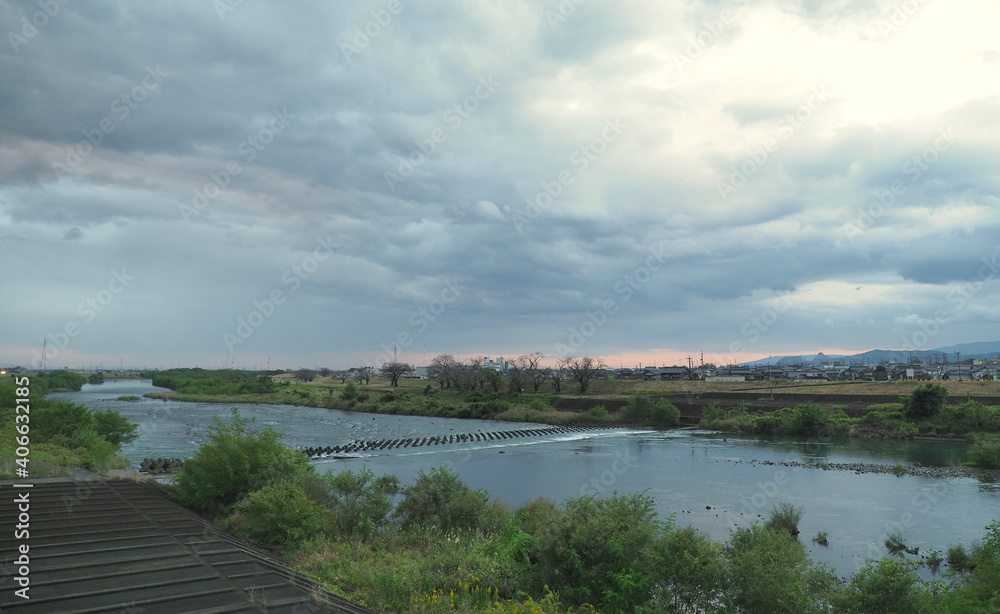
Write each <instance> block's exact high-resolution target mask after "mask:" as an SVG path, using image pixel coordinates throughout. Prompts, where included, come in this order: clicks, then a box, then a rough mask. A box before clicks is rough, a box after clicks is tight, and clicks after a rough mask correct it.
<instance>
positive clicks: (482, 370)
mask: <svg viewBox="0 0 1000 614" xmlns="http://www.w3.org/2000/svg"><path fill="white" fill-rule="evenodd" d="M484 362H485V358H483V357H482V356H472V357H471V358H469V360H468V361H467V362H466V364H465V366H464V367H463V368H462V382H463V384H464V386H463V388H465V387H467V388H468V389H469V390H477V389H479V388H481V387H482V386H483V383H484V382H485V381H486V367H485V366H484V365H483V363H484Z"/></svg>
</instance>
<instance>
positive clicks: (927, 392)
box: [903, 384, 948, 420]
mask: <svg viewBox="0 0 1000 614" xmlns="http://www.w3.org/2000/svg"><path fill="white" fill-rule="evenodd" d="M947 400H948V389H947V388H945V387H944V386H942V385H940V384H927V385H926V386H922V387H920V388H917V389H916V390H914V391H913V392H911V393H910V396H908V397H906V398H905V399H904V400H903V411H904V412H905V413H906V417H907V418H910V419H911V420H914V419H918V418H932V417H934V416H936V415H937V414H938V413H940V412H941V409H942V408H943V407H944V403H945V401H947Z"/></svg>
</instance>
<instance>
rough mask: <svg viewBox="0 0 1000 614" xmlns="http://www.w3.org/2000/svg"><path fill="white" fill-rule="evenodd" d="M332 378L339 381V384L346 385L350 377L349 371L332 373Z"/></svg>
mask: <svg viewBox="0 0 1000 614" xmlns="http://www.w3.org/2000/svg"><path fill="white" fill-rule="evenodd" d="M333 376H334V377H335V378H337V379H339V380H340V383H341V384H346V383H347V380H348V379H350V377H351V372H350V371H334V373H333Z"/></svg>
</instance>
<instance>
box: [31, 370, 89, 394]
mask: <svg viewBox="0 0 1000 614" xmlns="http://www.w3.org/2000/svg"><path fill="white" fill-rule="evenodd" d="M86 383H87V378H85V377H84V376H83V375H81V374H79V373H73V372H72V371H67V370H65V369H62V370H59V371H45V372H43V373H36V374H35V375H32V376H31V384H32V385H33V386H37V385H44V386H45V389H46V390H45V392H54V391H56V390H74V391H75V390H80V389H81V388H83V385H84V384H86ZM43 394H44V393H43Z"/></svg>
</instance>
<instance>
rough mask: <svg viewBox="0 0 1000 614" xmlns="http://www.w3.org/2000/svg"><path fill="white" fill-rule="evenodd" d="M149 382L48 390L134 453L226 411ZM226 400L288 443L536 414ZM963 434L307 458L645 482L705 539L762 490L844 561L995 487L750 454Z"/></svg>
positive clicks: (965, 514) (963, 517) (941, 455)
mask: <svg viewBox="0 0 1000 614" xmlns="http://www.w3.org/2000/svg"><path fill="white" fill-rule="evenodd" d="M153 390H162V389H156V388H153V387H152V385H151V383H150V382H149V381H148V380H147V381H128V380H116V381H109V382H107V383H105V384H102V385H99V386H90V385H87V386H84V389H83V390H82V391H80V392H76V393H61V394H57V395H53V396H54V397H57V398H62V399H66V400H72V401H76V402H79V403H83V404H85V405H87V406H89V407H94V408H112V409H115V410H117V411H119V412H121V413H122V414H123V415H125V416H127V417H128V418H129V419H130V420H132V421H133V422H136V423H138V424H139V432H140V437H139V439H138V440H136V441H135V442H133V443H132V444H129V445H127V446H125V448H124V449H123V452H124V454H125V455H126V456H127V457H128V458H129V460H131V461H132V463H133V465H134V466H136V467H138V464H139V462H141V461H142V459H143V458H146V457H160V456H167V457H169V456H177V457H187V456H190V455H191V454H192V453H193V452H194V451H195V450H196V449H197V447H198V445H199V444H200V443H201V442H202V441H204V439H205V436H206V431H207V428H208V427H209V426H211V425H212V424H213V423H214V418H215V417H216V416H222V417H226V416H227V415H228V413H229V407H230V406H229V405H219V404H207V403H180V402H174V401H156V400H152V399H143V400H142V401H140V402H135V403H129V402H123V401H116V400H115V398H116V397H118V396H121V395H142V394H145V393H146V392H150V391H153ZM236 405H237V406H238V407H239V408H240V412H241V413H242V414H243V415H244V416H253V417H256V419H257V421H258V423H259V424H261V425H271V426H274V427H275V428H276V429H278V430H279V431H281V432H283V433H285V436H284V440H285V442H286V443H287V444H288V445H291V446H317V445H323V446H327V445H330V446H333V445H337V444H344V443H348V442H350V441H352V440H366V439H396V438H404V437H428V436H435V435H438V436H439V435H447V434H449V433H451V434H458V433H473V432H476V431H478V430H482V431H497V430H514V429H518V428H537V426H538V425H532V424H525V423H497V422H492V421H484V420H457V419H448V418H423V417H415V416H385V415H372V414H361V413H351V412H344V411H338V410H328V409H318V408H310V407H295V406H284V405H253V404H236ZM965 448H966V446H964V445H961V444H953V443H937V442H909V441H907V442H899V441H872V440H864V441H861V440H847V439H842V440H830V441H808V440H805V439H797V438H789V437H771V438H756V437H739V436H733V435H720V434H713V433H706V432H703V431H697V430H690V429H688V430H674V431H654V430H623V429H608V430H602V431H594V432H587V433H573V434H563V435H552V436H545V437H526V438H519V439H513V440H509V441H488V442H477V443H466V444H449V445H441V446H429V447H421V448H403V449H395V450H385V451H377V452H368V453H362V454H359V455H357V456H356V457H353V458H349V459H339V460H332V459H331V460H321V461H316V463H315V464H316V467H317V468H318V469H320V470H324V471H326V470H332V471H339V470H342V469H345V468H351V469H360V468H362V467H368V468H370V469H372V470H373V471H375V472H376V473H378V474H382V473H391V474H394V475H396V476H398V477H399V478H400V480H401V481H402V483H403V484H407V483H412V481H413V479H414V478H415V477H416V476H417V474H418V472H419V471H421V470H428V469H430V468H432V467H437V466H440V465H444V464H447V465H449V466H451V467H452V468H454V470H455V471H457V472H458V474H459V475H460V476H461V478H462V480H464V481H465V482H466V483H467V484H469V485H470V486H472V487H473V488H485V489H487V490H489V491H490V492H491V493H493V494H494V495H495V496H497V497H498V498H500V499H501V500H503V501H505V502H506V503H508V504H509V505H511V506H517V505H520V504H521V503H524V502H525V501H529V500H531V499H533V498H535V497H540V496H544V497H549V498H551V499H555V500H557V501H559V500H563V499H565V498H566V497H570V496H579V495H582V494H610V493H611V492H614V491H617V492H619V493H631V492H641V491H644V492H646V493H647V494H648V495H649V496H651V497H653V498H654V500H655V501H656V505H657V510H658V512H659V513H660V515H661V516H666V515H668V514H674V515H675V517H676V520H677V522H678V523H679V524H681V525H687V524H690V525H692V526H694V527H695V528H697V529H698V530H700V531H704V532H706V533H708V534H709V535H711V536H712V537H713V538H714V539H717V540H725V539H726V537H727V536H728V534H729V531H730V530H731V529H733V528H735V527H736V526H743V525H746V524H748V523H750V522H752V521H754V520H757V519H758V518H757V516H758V514H760V515H764V516H766V515H767V513H768V511H769V510H770V509H771V507H772V506H773V505H774V504H775V503H777V502H779V501H788V502H791V503H793V504H794V505H797V506H802V507H803V508H804V510H805V514H804V515H803V517H802V521H801V523H800V525H799V529H800V530H801V531H802V534H801V535H800V536H799V538H800V540H801V541H802V543H803V544H805V546H806V548H807V550H809V551H810V552H811V554H812V556H813V558H814V559H815V560H818V561H821V562H826V563H828V564H830V565H832V566H833V567H834V568H835V569H836V570H837V572H838V573H839V574H841V575H847V574H850V573H853V571H854V570H855V569H857V567H858V566H859V565H860V564H861V563H862V562H863V560H864V558H866V557H882V556H885V554H886V553H885V549H884V548H882V546H881V544H882V541H883V540H884V539H885V535H886V534H887V533H889V532H890V531H894V530H901V531H903V533H904V538H905V541H906V543H907V545H909V546H910V547H913V546H919V547H920V552H921V554H925V553H927V552H929V551H930V550H932V549H937V550H941V551H944V550H945V549H947V547H948V546H951V545H954V544H955V543H958V542H963V543H966V544H968V543H970V542H972V541H973V540H978V539H980V538H981V537H982V536H983V534H984V531H983V527H984V526H985V525H986V524H988V523H990V522H991V521H993V520H994V519H998V518H1000V487H998V485H997V484H995V483H984V482H980V481H978V480H975V479H972V478H947V479H945V478H930V477H921V476H903V477H896V476H894V475H891V474H872V473H865V474H855V473H853V472H850V471H826V470H822V469H818V468H811V467H806V468H799V467H796V468H791V467H782V466H780V465H770V464H764V463H763V462H773V463H780V462H782V461H797V462H809V461H822V462H837V463H850V462H863V463H881V464H888V465H892V464H896V463H901V464H912V463H920V464H923V465H935V466H950V465H956V464H960V463H961V462H962V461H963V460H964V459H965ZM762 461H763V462H762ZM818 531H826V532H827V533H828V534H829V539H830V546H829V547H826V548H824V547H820V546H816V545H815V544H813V543H812V541H811V539H812V537H814V536H815V535H816V533H817V532H818ZM925 573H926V572H925Z"/></svg>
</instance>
